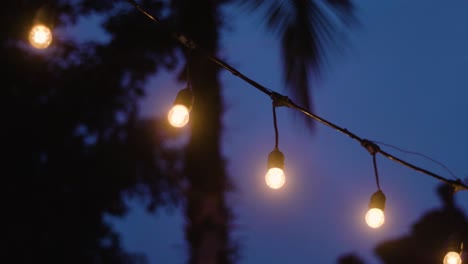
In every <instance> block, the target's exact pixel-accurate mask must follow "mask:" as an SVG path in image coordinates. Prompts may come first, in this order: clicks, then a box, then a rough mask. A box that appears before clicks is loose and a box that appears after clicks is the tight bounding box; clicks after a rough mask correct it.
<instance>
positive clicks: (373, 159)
mask: <svg viewBox="0 0 468 264" xmlns="http://www.w3.org/2000/svg"><path fill="white" fill-rule="evenodd" d="M372 163H373V164H374V174H375V183H376V184H377V189H379V191H381V189H380V180H379V171H378V170H377V160H376V157H375V154H373V155H372Z"/></svg>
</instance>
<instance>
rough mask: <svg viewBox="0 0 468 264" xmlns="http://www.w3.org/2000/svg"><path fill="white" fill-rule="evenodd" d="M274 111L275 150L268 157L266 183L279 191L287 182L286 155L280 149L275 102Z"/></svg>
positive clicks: (274, 103) (274, 104) (273, 104)
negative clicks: (285, 172) (285, 171)
mask: <svg viewBox="0 0 468 264" xmlns="http://www.w3.org/2000/svg"><path fill="white" fill-rule="evenodd" d="M272 106H273V107H272V110H273V126H274V128H275V149H274V150H273V151H272V152H270V154H269V155H268V163H267V169H268V171H267V174H266V175H265V182H266V184H267V185H268V187H270V188H272V189H279V188H281V187H283V185H284V183H285V182H286V176H285V175H284V155H283V153H282V152H281V151H280V150H279V148H278V138H279V135H278V123H277V121H276V107H277V104H276V102H275V101H273V103H272Z"/></svg>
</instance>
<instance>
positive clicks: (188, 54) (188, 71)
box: [185, 50, 192, 91]
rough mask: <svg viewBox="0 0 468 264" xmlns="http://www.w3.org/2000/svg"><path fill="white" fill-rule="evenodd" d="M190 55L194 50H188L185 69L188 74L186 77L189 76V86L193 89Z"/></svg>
mask: <svg viewBox="0 0 468 264" xmlns="http://www.w3.org/2000/svg"><path fill="white" fill-rule="evenodd" d="M190 55H192V51H191V50H187V57H186V60H187V61H186V62H185V64H186V66H185V71H186V74H187V76H186V78H187V88H188V89H190V91H191V90H192V82H191V81H190V80H191V78H190V61H191V59H190V57H191V56H190Z"/></svg>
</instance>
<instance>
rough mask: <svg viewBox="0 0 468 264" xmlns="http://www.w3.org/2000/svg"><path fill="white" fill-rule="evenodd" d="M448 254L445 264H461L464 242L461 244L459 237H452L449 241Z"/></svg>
mask: <svg viewBox="0 0 468 264" xmlns="http://www.w3.org/2000/svg"><path fill="white" fill-rule="evenodd" d="M447 249H448V252H447V254H446V255H445V257H444V264H461V263H462V256H461V255H462V252H463V242H460V237H459V236H458V235H452V236H451V238H450V240H449V246H448V247H447Z"/></svg>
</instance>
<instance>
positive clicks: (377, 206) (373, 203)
mask: <svg viewBox="0 0 468 264" xmlns="http://www.w3.org/2000/svg"><path fill="white" fill-rule="evenodd" d="M361 145H362V146H363V147H364V148H365V149H366V150H367V151H368V152H369V153H370V154H371V155H372V165H373V166H374V175H375V183H376V185H377V189H378V190H377V191H376V192H375V193H374V194H372V196H371V198H370V202H369V210H368V211H367V213H366V217H365V219H366V223H367V225H368V226H369V227H371V228H379V227H381V226H382V225H383V224H384V223H385V214H384V210H385V201H386V198H385V194H384V193H383V192H382V190H381V189H380V179H379V171H378V169H377V158H376V156H375V155H376V153H378V152H379V150H380V148H379V146H377V145H376V144H375V143H373V142H371V141H368V140H364V141H363V142H362V143H361Z"/></svg>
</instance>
